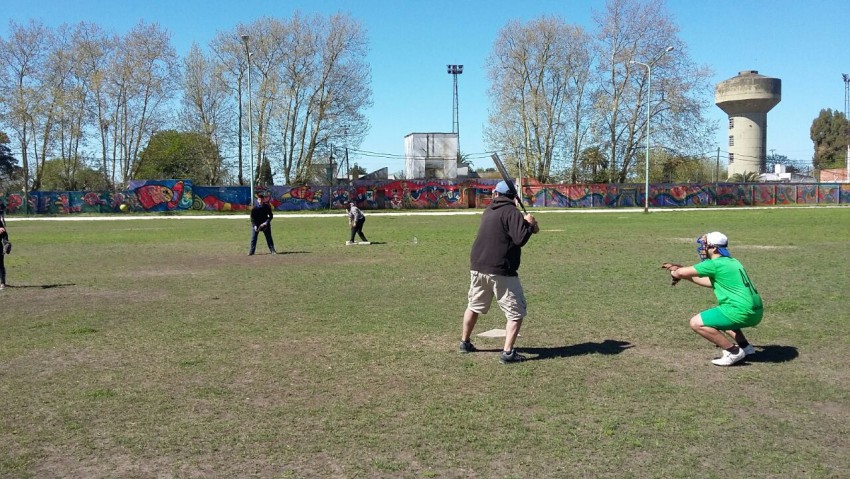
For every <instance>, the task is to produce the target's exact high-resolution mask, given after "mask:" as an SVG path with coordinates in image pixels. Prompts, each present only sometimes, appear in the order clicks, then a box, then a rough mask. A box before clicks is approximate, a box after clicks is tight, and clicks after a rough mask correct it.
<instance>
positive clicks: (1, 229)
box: [0, 203, 12, 289]
mask: <svg viewBox="0 0 850 479" xmlns="http://www.w3.org/2000/svg"><path fill="white" fill-rule="evenodd" d="M8 243H9V231H8V230H7V228H6V205H5V204H3V203H0V289H6V251H7V249H8V250H10V251H11V249H12V245H11V244H9V245H8V246H6V245H7V244H8Z"/></svg>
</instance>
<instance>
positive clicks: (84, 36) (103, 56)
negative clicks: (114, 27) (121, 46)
mask: <svg viewBox="0 0 850 479" xmlns="http://www.w3.org/2000/svg"><path fill="white" fill-rule="evenodd" d="M117 44H118V38H117V37H116V36H115V35H114V34H111V33H108V32H106V31H104V30H102V29H101V28H100V27H99V26H98V25H97V24H93V23H85V22H83V23H80V24H78V25H77V26H76V28H75V30H74V32H73V45H74V58H75V68H76V75H77V77H78V78H79V80H80V81H81V82H82V83H83V86H84V88H85V91H86V92H87V94H86V103H85V108H86V111H87V113H88V116H89V121H90V123H89V125H88V126H89V130H90V129H91V128H93V129H94V131H95V132H96V133H95V136H97V137H98V138H99V140H100V147H101V148H100V149H101V153H100V156H101V164H100V168H99V169H100V171H101V174H102V175H103V181H104V186H107V187H108V185H109V183H110V182H109V165H108V162H107V158H108V154H107V148H108V141H107V139H108V135H109V125H110V122H109V118H108V110H109V106H108V104H107V101H108V97H107V92H106V86H107V79H108V77H109V75H110V67H111V65H112V62H113V60H114V55H115V48H116V46H117ZM92 166H93V165H92Z"/></svg>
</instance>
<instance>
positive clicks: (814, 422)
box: [0, 208, 850, 478]
mask: <svg viewBox="0 0 850 479" xmlns="http://www.w3.org/2000/svg"><path fill="white" fill-rule="evenodd" d="M368 213H369V212H367V214H368ZM479 218H480V217H479V216H477V215H462V216H430V215H413V216H379V215H377V214H371V215H369V216H368V220H367V222H366V226H365V232H366V234H367V235H368V237H369V239H370V240H372V241H374V242H377V243H378V244H374V245H372V246H349V247H346V246H344V242H345V240H346V239H347V223H346V220H345V219H344V217H342V216H336V217H334V216H328V217H323V218H309V217H303V216H284V215H278V216H277V217H276V219H275V222H274V236H275V241H276V242H277V246H278V250H279V251H283V252H284V253H285V254H279V255H277V256H271V255H266V254H264V253H265V251H266V248H265V244H264V241H263V239H262V237H261V238H260V243H259V245H258V254H257V255H255V256H253V257H248V256H246V252H247V246H248V245H247V243H248V239H249V238H248V236H249V225H248V222H247V219H174V218H171V219H155V220H144V219H139V220H129V221H71V222H65V221H27V220H20V219H13V220H12V221H11V222H10V225H9V227H10V234H11V238H12V241H13V243H14V245H15V246H14V251H13V254H12V255H11V256H9V257H7V258H6V264H7V269H8V282H9V284H10V285H11V286H12V287H10V288H7V289H6V290H5V291H2V292H0V318H2V319H0V407H2V414H1V415H0V477H4V478H9V477H11V478H18V477H38V478H52V477H75V478H76V477H78V478H99V477H122V478H124V477H127V478H130V477H137V478H154V477H156V478H167V477H180V478H201V477H228V478H229V477H263V478H301V477H305V478H373V477H378V478H572V477H576V478H597V477H598V478H846V477H848V476H850V368H849V367H848V364H850V348H848V344H850V312H848V304H850V303H848V286H850V281H848V276H849V275H848V259H850V253H848V251H849V250H848V245H850V241H848V240H850V208H787V209H770V210H731V209H730V210H722V211H693V210H691V211H680V212H654V213H652V214H649V215H644V214H640V213H636V212H605V213H599V214H583V213H577V212H541V213H539V214H538V218H539V220H540V224H541V228H542V231H541V233H540V234H539V235H537V236H535V237H533V238H532V240H531V242H530V243H529V244H528V245H527V246H526V248H524V252H523V263H522V267H521V269H520V274H521V277H522V280H523V283H524V285H525V289H526V295H527V297H528V302H529V317H528V318H527V320H526V323H525V325H524V326H523V330H522V333H521V334H522V337H521V338H520V339H519V341H518V345H517V346H518V349H519V350H520V352H523V353H525V354H527V355H528V356H529V357H530V358H531V360H529V361H527V362H525V363H522V364H514V365H501V364H499V362H498V351H499V350H500V349H501V339H486V338H478V337H474V342H475V343H476V345H477V346H478V347H479V348H480V349H483V350H484V351H482V352H479V353H475V354H470V355H460V354H458V353H456V348H457V342H458V339H459V337H460V322H461V316H462V314H463V310H464V308H465V306H466V290H467V287H468V255H469V248H470V246H471V244H472V241H473V239H474V236H475V232H476V229H477V226H478V222H479ZM711 230H720V231H723V232H724V233H726V234H727V235H728V236H729V238H730V250H731V252H732V254H733V255H734V256H736V257H737V258H739V259H740V260H741V261H742V262H743V263H744V265H745V266H746V267H747V269H748V271H749V273H750V277H751V278H752V279H753V281H754V282H755V284H756V285H757V287H758V289H759V291H760V293H761V295H762V298H763V299H764V301H765V303H766V313H765V319H764V321H763V322H762V324H761V325H760V326H759V327H758V328H755V329H753V330H749V337H750V340H751V342H752V343H753V344H755V345H756V347H757V349H758V350H759V352H758V353H757V354H756V355H754V356H751V357H749V358H747V362H746V364H743V365H740V366H735V367H731V368H719V367H716V366H713V365H711V364H710V362H709V361H710V359H712V358H713V357H715V355H716V354H717V351H716V350H715V349H714V347H713V346H711V345H710V344H709V343H708V342H706V341H705V340H702V339H699V338H697V336H696V335H695V334H694V333H693V332H691V331H690V329H689V328H688V326H687V320H688V319H689V318H690V317H691V316H692V315H693V314H695V313H697V312H699V311H700V310H702V309H706V308H708V307H711V306H713V305H714V296H713V294H712V293H711V291H710V290H708V289H705V288H699V287H696V286H695V285H693V284H689V283H688V284H685V283H683V284H680V285H679V286H677V287H675V288H672V287H670V285H669V280H668V277H667V275H666V273H665V272H664V271H663V270H661V269H659V264H660V263H661V262H663V261H675V262H682V263H693V262H695V261H696V260H697V255H696V251H695V244H694V239H695V238H696V237H697V236H698V235H699V234H701V233H704V232H707V231H711ZM414 237H416V239H417V242H416V243H414V241H413V238H414ZM503 327H504V317H503V316H502V315H501V313H500V312H499V311H498V308H497V307H494V308H493V310H491V313H490V314H488V315H487V316H483V317H482V318H481V319H480V320H479V324H478V327H477V329H476V331H475V332H476V333H479V332H483V331H485V330H488V329H492V328H503Z"/></svg>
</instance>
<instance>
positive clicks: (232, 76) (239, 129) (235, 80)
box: [210, 25, 248, 185]
mask: <svg viewBox="0 0 850 479" xmlns="http://www.w3.org/2000/svg"><path fill="white" fill-rule="evenodd" d="M247 31H248V30H247V27H246V26H244V25H238V26H237V27H236V31H235V32H221V33H219V34H217V35H216V37H215V38H214V39H213V41H212V43H211V45H210V48H211V50H212V57H213V58H214V59H215V63H216V67H217V71H219V72H220V74H221V75H222V78H221V79H222V81H223V82H224V84H225V87H226V88H227V90H228V93H229V95H230V96H231V97H230V98H231V100H230V101H229V102H228V105H229V107H230V109H231V111H232V109H233V108H235V109H236V117H235V119H234V118H233V117H232V116H231V117H230V118H229V122H228V123H225V124H224V125H221V127H222V128H223V129H224V130H225V131H227V132H228V133H227V134H225V136H224V138H230V137H234V138H235V140H236V158H237V167H236V172H237V175H236V176H237V182H238V184H240V185H244V184H245V179H244V167H243V165H244V143H245V136H246V135H245V132H246V131H247V129H248V128H247V123H248V122H247V120H246V114H245V112H246V109H245V104H244V102H243V96H244V94H243V92H244V91H247V88H246V86H245V85H244V83H245V77H246V75H247V71H248V52H246V45H245V44H244V43H243V41H242V39H241V36H242V35H243V34H245V32H247ZM234 133H235V134H234ZM220 146H222V147H223V149H227V147H228V146H230V142H229V141H226V140H224V139H221V141H220Z"/></svg>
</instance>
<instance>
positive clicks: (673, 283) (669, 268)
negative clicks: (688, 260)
mask: <svg viewBox="0 0 850 479" xmlns="http://www.w3.org/2000/svg"><path fill="white" fill-rule="evenodd" d="M679 268H683V266H682V265H680V264H676V263H662V264H661V269H666V270H667V271H670V272H671V273H672V272H673V271H676V270H677V269H679ZM679 281H681V279H680V278H673V277H672V276H671V277H670V286H676V284H677V283H678V282H679Z"/></svg>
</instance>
